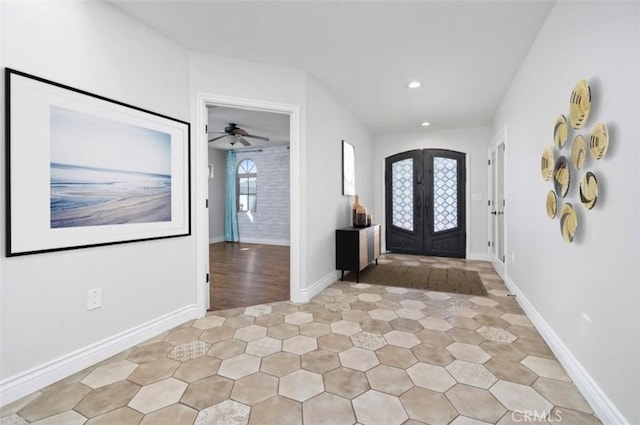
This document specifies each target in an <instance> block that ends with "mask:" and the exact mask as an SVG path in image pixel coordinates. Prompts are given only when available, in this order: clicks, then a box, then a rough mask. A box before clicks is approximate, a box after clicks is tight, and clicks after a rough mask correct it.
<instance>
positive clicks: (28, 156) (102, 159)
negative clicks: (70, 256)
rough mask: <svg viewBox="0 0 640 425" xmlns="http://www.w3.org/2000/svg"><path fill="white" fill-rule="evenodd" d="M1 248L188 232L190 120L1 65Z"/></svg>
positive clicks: (51, 247)
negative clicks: (3, 208)
mask: <svg viewBox="0 0 640 425" xmlns="http://www.w3.org/2000/svg"><path fill="white" fill-rule="evenodd" d="M5 89H6V92H5V95H6V99H5V100H6V194H7V202H6V205H7V209H6V211H7V217H6V220H7V221H6V223H7V232H6V233H7V237H6V241H7V247H6V255H7V256H16V255H25V254H36V253H43V252H50V251H59V250H67V249H76V248H87V247H94V246H101V245H111V244H117V243H125V242H138V241H144V240H151V239H160V238H170V237H178V236H187V235H189V234H190V233H191V224H190V205H189V204H190V179H189V174H190V169H189V155H190V153H189V139H190V126H189V123H187V122H183V121H180V120H177V119H174V118H170V117H167V116H163V115H160V114H157V113H154V112H150V111H147V110H144V109H141V108H137V107H134V106H130V105H127V104H124V103H121V102H117V101H114V100H111V99H107V98H105V97H102V96H98V95H95V94H92V93H88V92H85V91H82V90H78V89H75V88H72V87H68V86H65V85H62V84H58V83H54V82H52V81H48V80H45V79H43V78H39V77H35V76H33V75H29V74H25V73H23V72H20V71H16V70H12V69H8V68H7V69H5Z"/></svg>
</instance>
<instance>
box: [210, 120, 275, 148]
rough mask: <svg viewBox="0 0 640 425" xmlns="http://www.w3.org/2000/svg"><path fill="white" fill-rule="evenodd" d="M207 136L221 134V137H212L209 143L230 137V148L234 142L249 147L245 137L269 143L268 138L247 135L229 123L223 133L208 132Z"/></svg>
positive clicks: (249, 144)
mask: <svg viewBox="0 0 640 425" xmlns="http://www.w3.org/2000/svg"><path fill="white" fill-rule="evenodd" d="M209 134H222V136H218V137H214V138H213V139H209V142H215V141H216V140H219V139H222V138H223V137H227V136H232V138H231V146H233V145H235V144H236V142H240V143H242V144H243V145H244V146H251V143H249V142H248V141H247V140H246V139H245V137H251V138H253V139H258V140H264V141H265V142H268V141H269V138H268V137H263V136H255V135H253V134H249V133H247V132H246V131H244V130H243V129H241V128H240V127H238V126H237V125H236V124H234V123H229V125H228V126H227V127H225V128H224V132H222V131H214V132H209Z"/></svg>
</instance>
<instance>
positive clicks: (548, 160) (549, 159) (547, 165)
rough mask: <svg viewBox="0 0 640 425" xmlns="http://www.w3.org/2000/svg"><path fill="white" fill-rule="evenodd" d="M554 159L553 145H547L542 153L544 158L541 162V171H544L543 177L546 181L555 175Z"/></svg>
mask: <svg viewBox="0 0 640 425" xmlns="http://www.w3.org/2000/svg"><path fill="white" fill-rule="evenodd" d="M554 161H555V158H554V157H553V149H552V148H551V146H547V147H545V148H544V152H543V153H542V160H541V162H540V171H541V172H542V178H543V179H544V181H549V179H550V178H551V176H552V175H553V166H554Z"/></svg>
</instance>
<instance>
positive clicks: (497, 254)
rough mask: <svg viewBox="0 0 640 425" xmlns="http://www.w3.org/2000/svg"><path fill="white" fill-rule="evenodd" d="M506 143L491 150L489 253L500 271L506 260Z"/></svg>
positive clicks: (500, 143) (499, 144)
mask: <svg viewBox="0 0 640 425" xmlns="http://www.w3.org/2000/svg"><path fill="white" fill-rule="evenodd" d="M504 152H505V144H504V141H501V142H498V143H497V144H496V145H495V146H494V147H492V148H491V149H490V152H489V177H490V178H489V182H490V183H489V185H490V190H489V193H490V199H489V232H490V233H489V238H490V240H489V254H490V257H491V262H492V263H493V264H494V266H495V267H496V270H498V271H499V272H500V271H501V270H504V262H505V210H506V199H505V182H504V178H505V173H504V169H505V155H504Z"/></svg>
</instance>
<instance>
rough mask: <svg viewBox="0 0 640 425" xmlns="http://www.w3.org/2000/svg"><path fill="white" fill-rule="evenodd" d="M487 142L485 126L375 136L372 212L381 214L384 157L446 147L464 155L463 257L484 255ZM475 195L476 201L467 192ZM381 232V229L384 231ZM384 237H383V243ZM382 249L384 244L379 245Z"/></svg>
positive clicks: (488, 129)
mask: <svg viewBox="0 0 640 425" xmlns="http://www.w3.org/2000/svg"><path fill="white" fill-rule="evenodd" d="M490 142H491V129H490V128H489V127H477V128H462V129H452V130H440V131H429V130H426V131H423V132H420V133H409V134H392V135H384V136H377V137H376V138H375V151H374V155H373V162H374V169H373V172H374V174H373V176H374V177H373V179H374V182H375V215H374V217H378V218H379V220H383V217H384V211H385V208H384V199H385V198H384V196H385V195H384V190H385V187H384V167H385V158H387V157H389V156H391V155H395V154H397V153H401V152H406V151H409V150H412V149H435V148H438V149H450V150H454V151H458V152H464V153H465V154H466V157H467V220H468V225H467V245H468V247H469V249H468V252H467V258H476V259H488V258H487V240H488V239H487V237H488V234H487V222H488V219H487V199H488V192H487V190H488V186H487V175H488V171H487V149H488V147H489V143H490ZM472 194H476V195H479V199H478V196H476V200H471V195H472ZM382 224H384V223H382ZM384 233H385V232H383V234H384ZM384 241H385V238H384V236H383V242H384ZM383 249H384V244H383Z"/></svg>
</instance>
